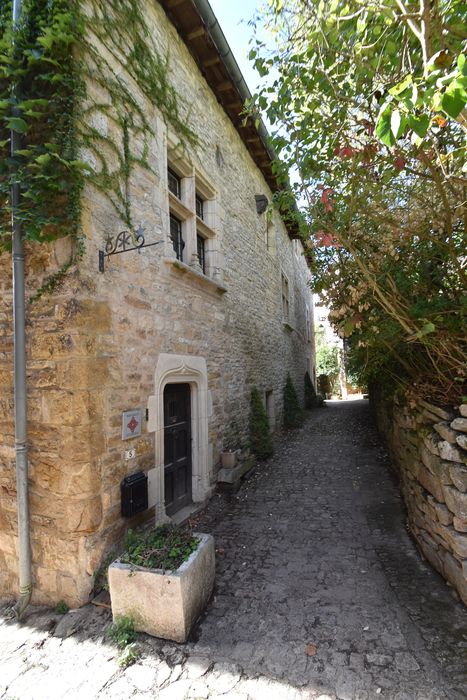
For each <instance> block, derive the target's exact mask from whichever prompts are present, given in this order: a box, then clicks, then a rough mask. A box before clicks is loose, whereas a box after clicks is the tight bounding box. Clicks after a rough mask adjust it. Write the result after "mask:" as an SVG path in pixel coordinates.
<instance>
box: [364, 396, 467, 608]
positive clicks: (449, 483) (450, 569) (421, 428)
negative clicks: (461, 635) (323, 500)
mask: <svg viewBox="0 0 467 700" xmlns="http://www.w3.org/2000/svg"><path fill="white" fill-rule="evenodd" d="M375 408H376V414H377V419H378V425H379V428H380V430H381V431H382V432H383V433H384V435H385V437H386V439H387V442H388V447H389V450H390V453H391V457H392V458H393V461H394V463H395V465H396V466H397V468H398V471H399V476H400V481H401V490H402V495H403V498H404V500H405V503H406V506H407V510H408V520H409V526H410V529H411V531H412V533H413V535H414V537H415V539H416V541H417V543H418V545H419V547H420V549H421V551H422V552H423V555H424V556H425V558H426V559H427V560H428V561H429V562H430V563H431V565H432V566H433V567H434V568H435V569H436V570H437V571H439V573H440V574H441V575H442V576H444V578H445V579H447V581H449V583H450V584H451V585H452V586H453V587H454V588H455V589H456V590H457V592H458V593H459V596H460V597H461V599H462V600H463V602H464V603H465V604H466V605H467V466H466V465H467V405H462V406H460V407H459V408H458V409H452V411H451V410H445V409H442V408H440V407H438V406H433V405H431V404H429V403H427V402H425V401H419V402H418V403H417V405H412V406H403V405H402V404H401V403H398V402H397V401H394V403H393V404H392V405H391V406H389V405H388V404H387V403H385V402H383V401H380V400H376V401H375Z"/></svg>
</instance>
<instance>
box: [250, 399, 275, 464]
mask: <svg viewBox="0 0 467 700" xmlns="http://www.w3.org/2000/svg"><path fill="white" fill-rule="evenodd" d="M250 448H251V450H252V452H253V454H254V455H255V456H256V457H257V458H258V459H267V457H270V456H271V455H272V453H273V445H272V438H271V430H270V427H269V420H268V416H267V413H266V409H265V407H264V403H263V401H262V399H261V396H260V393H259V391H258V389H257V388H256V387H253V389H252V391H251V399H250Z"/></svg>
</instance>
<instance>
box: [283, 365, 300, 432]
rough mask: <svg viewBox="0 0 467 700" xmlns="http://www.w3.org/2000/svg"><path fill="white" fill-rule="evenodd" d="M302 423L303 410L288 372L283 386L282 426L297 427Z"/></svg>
mask: <svg viewBox="0 0 467 700" xmlns="http://www.w3.org/2000/svg"><path fill="white" fill-rule="evenodd" d="M302 423H303V411H302V408H301V406H300V402H299V400H298V396H297V392H296V391H295V387H294V385H293V383H292V380H291V378H290V374H288V375H287V379H286V382H285V386H284V427H285V428H298V427H300V425H301V424H302Z"/></svg>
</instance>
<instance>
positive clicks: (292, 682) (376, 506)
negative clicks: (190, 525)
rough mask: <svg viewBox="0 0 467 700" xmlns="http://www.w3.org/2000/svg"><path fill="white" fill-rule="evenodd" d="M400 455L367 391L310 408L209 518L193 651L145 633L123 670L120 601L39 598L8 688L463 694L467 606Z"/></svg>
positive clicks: (16, 644)
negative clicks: (204, 592) (44, 605)
mask: <svg viewBox="0 0 467 700" xmlns="http://www.w3.org/2000/svg"><path fill="white" fill-rule="evenodd" d="M387 459H388V458H387V456H386V454H385V452H384V449H383V447H382V446H381V444H380V442H379V440H378V437H377V434H376V432H375V429H374V427H373V425H372V422H371V417H370V411H369V406H368V402H367V401H348V402H339V403H338V402H328V405H327V407H325V408H323V409H316V410H315V411H313V412H311V414H310V415H309V417H308V418H307V421H306V424H305V426H304V427H303V428H301V429H299V430H297V431H294V432H292V433H291V434H290V435H289V436H288V437H287V439H286V440H285V441H284V442H283V443H282V444H281V446H280V447H279V448H278V449H277V451H276V455H275V457H274V458H272V459H271V460H269V461H268V462H267V463H265V464H263V465H260V466H259V467H258V468H257V469H256V471H255V472H254V473H253V474H252V475H251V476H250V478H249V479H248V481H247V482H245V483H244V485H243V486H242V488H241V489H240V491H239V492H238V493H237V494H236V495H234V496H230V497H227V496H221V495H216V496H214V498H213V499H212V501H211V503H210V505H209V507H208V509H207V510H206V511H205V513H203V514H202V515H201V516H199V517H198V519H197V523H196V528H197V529H199V530H200V531H205V532H212V533H213V534H214V537H215V541H216V548H217V550H218V554H217V577H216V590H215V595H214V598H213V600H212V602H211V604H210V606H209V608H208V610H207V613H206V615H205V616H204V619H202V620H201V621H200V622H199V623H198V625H197V627H196V628H195V630H194V631H193V633H192V637H191V638H190V641H189V642H188V643H187V644H186V645H177V644H173V643H170V642H165V641H163V640H158V639H153V638H150V637H148V636H146V635H139V638H138V645H139V647H140V649H141V652H142V656H141V658H140V659H139V661H138V662H137V663H136V664H134V665H133V666H130V667H129V668H127V669H126V670H124V669H121V668H119V666H118V664H117V658H118V655H119V652H118V651H117V650H116V648H115V647H114V646H113V645H112V643H111V642H110V640H109V639H108V637H107V636H106V628H107V627H108V625H109V624H110V620H111V615H110V611H109V610H107V609H105V608H97V607H95V606H92V605H88V606H86V607H85V608H82V609H80V610H78V611H76V612H69V613H67V614H66V615H64V616H61V615H57V614H55V613H53V612H50V611H47V610H44V609H38V608H36V609H33V608H31V609H30V610H29V611H28V612H27V613H26V616H25V620H24V623H23V624H22V625H18V624H17V623H15V622H12V621H9V620H8V619H7V618H6V617H4V618H2V622H1V624H0V658H1V661H0V697H1V698H3V699H4V700H7V699H8V700H14V699H16V698H17V699H18V700H52V699H55V698H63V697H66V698H67V700H72V699H73V698H81V699H82V698H86V700H88V699H91V698H102V699H104V698H113V700H117V699H118V698H129V697H131V698H138V699H139V700H142V699H143V698H144V699H148V700H149V698H160V699H161V700H171V699H172V700H182V699H183V698H217V697H222V698H224V700H248V699H251V700H261V699H262V698H267V700H276V699H277V700H288V699H290V700H292V699H295V700H306V699H312V698H313V699H315V698H318V697H320V698H321V699H322V700H325V699H326V700H327V699H330V700H335V699H336V698H339V699H341V700H371V699H373V698H389V699H391V700H441V699H443V700H448V699H449V700H451V699H452V700H460V698H463V697H465V688H466V687H467V660H466V650H467V612H466V610H465V608H464V607H463V605H462V604H460V603H459V602H457V601H456V600H455V598H454V597H453V595H452V593H451V590H450V588H449V587H448V586H447V585H446V583H445V582H444V581H443V580H442V579H441V578H440V577H439V576H438V574H436V573H435V572H434V571H433V570H432V569H431V568H430V567H429V566H428V565H427V564H426V563H425V562H424V561H423V560H422V559H421V557H420V555H419V553H418V551H417V550H416V548H415V545H414V544H413V542H412V540H411V539H410V536H409V533H408V532H407V530H406V528H405V516H404V511H403V505H402V503H401V500H400V498H399V493H398V488H397V484H396V482H395V479H393V477H392V475H391V473H390V470H389V468H388V462H387ZM3 612H5V611H3Z"/></svg>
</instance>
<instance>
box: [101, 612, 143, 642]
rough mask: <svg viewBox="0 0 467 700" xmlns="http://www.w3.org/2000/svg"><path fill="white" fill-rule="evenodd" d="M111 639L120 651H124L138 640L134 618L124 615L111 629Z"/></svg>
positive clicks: (118, 618)
mask: <svg viewBox="0 0 467 700" xmlns="http://www.w3.org/2000/svg"><path fill="white" fill-rule="evenodd" d="M108 631H109V637H110V639H111V640H112V641H113V642H115V644H116V645H117V646H118V648H119V649H124V648H125V647H126V646H128V644H131V643H132V642H134V641H135V639H136V632H135V623H134V621H133V618H132V617H128V616H125V615H123V616H122V617H117V619H116V620H115V621H114V622H113V623H112V624H111V625H110V627H109V630H108Z"/></svg>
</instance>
